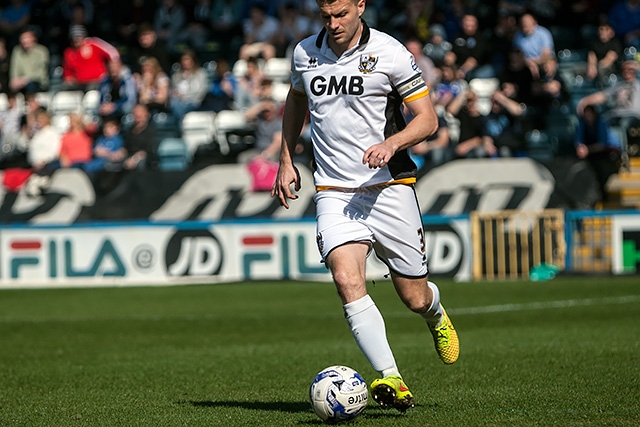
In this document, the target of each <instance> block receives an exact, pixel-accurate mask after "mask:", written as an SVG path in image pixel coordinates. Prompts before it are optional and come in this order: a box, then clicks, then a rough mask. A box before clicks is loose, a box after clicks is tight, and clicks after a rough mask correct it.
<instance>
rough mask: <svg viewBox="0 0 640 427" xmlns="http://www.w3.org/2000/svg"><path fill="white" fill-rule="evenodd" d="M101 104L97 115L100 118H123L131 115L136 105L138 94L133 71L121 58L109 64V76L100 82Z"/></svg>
mask: <svg viewBox="0 0 640 427" xmlns="http://www.w3.org/2000/svg"><path fill="white" fill-rule="evenodd" d="M99 91H100V102H99V104H98V111H97V113H98V114H99V115H100V117H102V118H103V119H104V118H107V117H115V118H117V119H120V118H122V116H125V115H127V114H130V113H131V111H132V110H133V106H134V105H136V102H137V99H138V92H137V89H136V82H135V80H134V79H133V75H132V74H131V71H129V69H128V68H127V67H125V66H124V65H123V64H122V61H121V60H120V58H117V59H112V60H110V61H109V64H108V74H107V76H106V77H105V78H104V79H103V80H102V81H101V82H100V86H99Z"/></svg>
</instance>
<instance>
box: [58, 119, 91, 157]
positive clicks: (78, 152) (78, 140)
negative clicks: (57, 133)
mask: <svg viewBox="0 0 640 427" xmlns="http://www.w3.org/2000/svg"><path fill="white" fill-rule="evenodd" d="M92 146H93V142H92V141H91V138H90V137H89V135H87V132H85V125H84V121H83V120H82V116H80V115H79V114H78V113H71V114H69V130H68V131H67V132H65V133H64V134H63V135H62V140H61V142H60V167H63V168H71V167H79V166H81V165H83V164H85V163H87V162H89V161H90V160H91V158H92V153H91V151H92V148H93V147H92Z"/></svg>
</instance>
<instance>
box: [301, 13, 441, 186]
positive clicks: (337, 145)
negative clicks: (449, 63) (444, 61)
mask: <svg viewBox="0 0 640 427" xmlns="http://www.w3.org/2000/svg"><path fill="white" fill-rule="evenodd" d="M362 22H363V25H364V28H363V32H362V36H361V38H360V41H359V44H358V45H357V46H355V47H353V48H352V49H349V50H348V51H346V52H345V53H344V54H342V56H340V57H339V58H338V57H337V56H336V55H335V53H333V51H332V50H331V49H330V48H329V46H328V45H327V31H326V29H324V28H323V29H322V31H320V33H319V34H317V35H314V36H311V37H308V38H306V39H304V40H302V41H301V42H300V43H298V45H297V46H296V48H295V50H294V53H293V58H292V67H291V68H292V75H291V85H292V89H293V90H294V91H297V92H301V93H304V94H306V96H307V97H308V100H309V110H310V114H311V139H312V141H313V153H314V158H315V162H316V171H315V172H314V179H315V184H316V187H318V188H319V189H323V188H331V187H340V188H358V187H365V186H371V185H380V184H385V183H393V182H398V181H399V182H402V183H412V182H415V176H416V166H415V164H414V163H413V161H412V160H411V159H410V158H409V155H408V153H407V150H402V151H399V152H397V153H396V154H395V155H394V156H393V158H392V159H391V161H390V162H389V163H388V164H387V165H385V166H384V167H382V168H380V169H369V166H368V165H364V164H362V157H363V156H364V152H365V151H366V150H367V149H368V148H369V147H370V146H372V145H374V144H377V143H380V142H382V141H384V140H385V139H386V137H388V136H390V135H393V134H394V133H397V132H399V131H400V130H402V129H404V127H405V121H404V117H403V114H402V102H403V101H411V100H414V99H418V98H420V97H423V96H426V95H428V94H429V90H428V88H427V85H426V83H425V82H424V80H423V79H422V77H421V73H422V72H421V70H420V68H419V67H418V66H417V65H416V63H415V60H414V58H413V55H411V54H410V53H409V51H407V49H406V48H405V47H404V46H403V45H402V44H401V43H400V42H399V41H397V40H396V39H394V38H393V37H391V36H389V35H387V34H385V33H382V32H380V31H377V30H375V29H370V28H369V27H368V26H367V24H366V23H364V21H362Z"/></svg>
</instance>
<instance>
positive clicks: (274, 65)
mask: <svg viewBox="0 0 640 427" xmlns="http://www.w3.org/2000/svg"><path fill="white" fill-rule="evenodd" d="M262 71H263V72H264V75H265V77H267V78H269V79H271V80H273V81H274V82H284V83H288V82H289V80H290V77H291V61H290V60H289V59H287V58H271V59H269V60H268V61H266V62H265V64H264V68H263V70H262Z"/></svg>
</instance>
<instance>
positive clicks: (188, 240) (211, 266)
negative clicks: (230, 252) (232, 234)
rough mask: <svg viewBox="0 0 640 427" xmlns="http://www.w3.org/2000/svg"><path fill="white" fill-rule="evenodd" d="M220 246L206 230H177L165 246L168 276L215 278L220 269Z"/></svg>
mask: <svg viewBox="0 0 640 427" xmlns="http://www.w3.org/2000/svg"><path fill="white" fill-rule="evenodd" d="M222 255H223V254H222V246H221V245H220V242H219V241H218V239H217V238H216V237H215V236H214V235H213V234H211V233H210V232H209V231H208V230H179V231H177V232H176V233H175V234H174V235H173V237H171V239H170V240H169V243H168V244H167V249H166V254H165V263H166V269H167V270H166V271H167V274H168V275H169V276H174V277H178V276H215V275H217V274H220V269H221V268H222V258H223V256H222Z"/></svg>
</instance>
